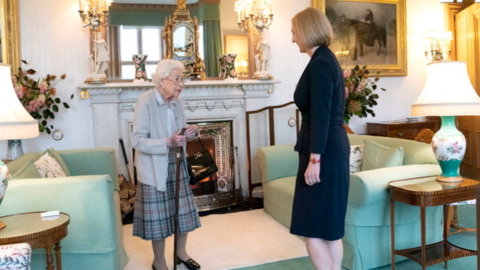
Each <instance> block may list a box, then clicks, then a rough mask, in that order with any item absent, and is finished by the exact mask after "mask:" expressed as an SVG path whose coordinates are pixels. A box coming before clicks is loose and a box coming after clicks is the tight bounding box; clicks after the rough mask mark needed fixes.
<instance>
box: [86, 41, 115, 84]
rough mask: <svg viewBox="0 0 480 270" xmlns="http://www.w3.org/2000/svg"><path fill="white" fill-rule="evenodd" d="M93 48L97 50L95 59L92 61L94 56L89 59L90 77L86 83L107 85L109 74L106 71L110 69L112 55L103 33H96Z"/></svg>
mask: <svg viewBox="0 0 480 270" xmlns="http://www.w3.org/2000/svg"><path fill="white" fill-rule="evenodd" d="M93 47H94V49H95V58H94V59H92V57H93V55H90V56H89V57H87V60H88V66H89V68H90V75H89V76H88V79H87V80H85V83H106V82H107V74H105V70H107V69H108V63H109V62H110V53H109V51H108V46H107V42H106V41H105V39H103V37H102V33H101V32H96V33H95V39H94V40H93Z"/></svg>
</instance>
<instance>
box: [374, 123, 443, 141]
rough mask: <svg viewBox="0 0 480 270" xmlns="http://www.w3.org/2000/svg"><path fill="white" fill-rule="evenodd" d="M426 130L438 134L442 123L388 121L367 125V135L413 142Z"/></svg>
mask: <svg viewBox="0 0 480 270" xmlns="http://www.w3.org/2000/svg"><path fill="white" fill-rule="evenodd" d="M425 128H428V129H431V130H432V131H433V132H437V131H438V130H439V129H440V123H439V122H435V121H423V122H406V121H403V122H402V121H388V122H378V123H367V135H374V136H385V137H394V138H403V139H407V140H413V139H415V136H417V134H418V133H419V132H420V131H421V130H422V129H425Z"/></svg>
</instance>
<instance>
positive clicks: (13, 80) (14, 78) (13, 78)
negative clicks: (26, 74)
mask: <svg viewBox="0 0 480 270" xmlns="http://www.w3.org/2000/svg"><path fill="white" fill-rule="evenodd" d="M12 83H13V84H17V77H16V76H12Z"/></svg>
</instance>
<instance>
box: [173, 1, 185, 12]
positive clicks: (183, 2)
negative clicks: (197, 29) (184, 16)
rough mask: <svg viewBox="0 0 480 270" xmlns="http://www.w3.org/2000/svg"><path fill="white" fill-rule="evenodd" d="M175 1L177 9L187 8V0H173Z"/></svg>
mask: <svg viewBox="0 0 480 270" xmlns="http://www.w3.org/2000/svg"><path fill="white" fill-rule="evenodd" d="M175 2H177V9H179V10H186V9H187V0H175Z"/></svg>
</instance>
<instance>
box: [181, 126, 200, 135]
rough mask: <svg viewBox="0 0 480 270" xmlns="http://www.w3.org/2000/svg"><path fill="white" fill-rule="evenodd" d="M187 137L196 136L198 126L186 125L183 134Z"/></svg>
mask: <svg viewBox="0 0 480 270" xmlns="http://www.w3.org/2000/svg"><path fill="white" fill-rule="evenodd" d="M183 135H185V137H187V138H192V137H196V136H198V127H197V125H186V126H185V133H184V134H183Z"/></svg>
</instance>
